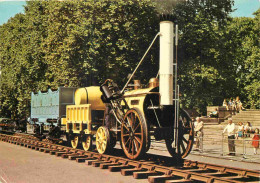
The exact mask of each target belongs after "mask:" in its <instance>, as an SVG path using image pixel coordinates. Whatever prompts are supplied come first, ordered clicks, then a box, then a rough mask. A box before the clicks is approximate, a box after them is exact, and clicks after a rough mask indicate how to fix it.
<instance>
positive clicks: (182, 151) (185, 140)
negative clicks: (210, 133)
mask: <svg viewBox="0 0 260 183" xmlns="http://www.w3.org/2000/svg"><path fill="white" fill-rule="evenodd" d="M178 122H179V125H178V132H177V131H175V133H177V134H176V135H175V138H177V140H176V139H175V140H172V139H166V140H165V142H166V147H167V149H168V151H169V153H170V154H171V156H172V157H181V158H185V157H186V156H188V155H189V153H190V151H191V149H192V146H193V141H194V129H193V124H192V122H191V119H190V116H189V114H188V113H187V112H186V111H185V110H180V116H179V121H178Z"/></svg>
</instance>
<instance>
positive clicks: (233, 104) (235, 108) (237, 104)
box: [223, 96, 244, 114]
mask: <svg viewBox="0 0 260 183" xmlns="http://www.w3.org/2000/svg"><path fill="white" fill-rule="evenodd" d="M223 106H225V107H226V108H227V110H230V111H232V113H233V114H235V113H236V112H239V111H241V110H243V109H244V107H243V104H242V102H241V101H240V99H239V97H238V96H237V97H236V98H235V97H234V98H230V99H224V101H223Z"/></svg>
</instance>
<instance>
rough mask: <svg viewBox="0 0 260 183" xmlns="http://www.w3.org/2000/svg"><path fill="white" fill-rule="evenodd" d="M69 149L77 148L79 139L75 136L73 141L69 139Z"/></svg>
mask: <svg viewBox="0 0 260 183" xmlns="http://www.w3.org/2000/svg"><path fill="white" fill-rule="evenodd" d="M70 142H71V147H72V148H73V149H76V148H77V147H78V144H79V137H78V136H77V135H75V136H74V137H73V139H71V141H70Z"/></svg>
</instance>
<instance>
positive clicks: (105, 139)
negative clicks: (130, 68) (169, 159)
mask: <svg viewBox="0 0 260 183" xmlns="http://www.w3.org/2000/svg"><path fill="white" fill-rule="evenodd" d="M170 18H171V17H169V16H164V17H162V21H161V22H160V32H159V33H158V34H157V35H156V36H155V38H154V40H153V42H152V43H151V45H150V47H149V48H148V50H147V52H148V51H149V49H150V48H151V46H152V44H153V43H154V41H155V40H156V39H157V37H160V63H159V67H160V68H159V74H158V77H156V78H152V79H150V81H149V86H148V87H147V88H139V87H135V89H132V90H126V87H127V86H128V85H129V83H130V81H131V79H132V77H133V75H134V74H135V72H136V71H137V69H138V67H139V65H140V64H141V63H142V61H143V58H144V57H145V55H146V53H147V52H146V53H145V55H144V57H143V58H142V59H141V61H140V62H139V64H138V66H137V68H136V69H135V71H134V72H133V73H132V75H131V77H130V78H129V80H128V82H127V83H126V85H125V87H124V88H123V89H122V90H120V89H119V87H118V86H117V84H116V83H115V82H114V81H113V80H110V79H107V80H106V81H105V82H104V83H103V84H102V85H101V86H90V87H85V88H78V89H76V90H75V89H73V88H72V89H69V88H68V90H69V91H71V92H72V93H73V95H71V96H68V98H70V100H69V101H67V103H66V102H64V104H66V112H65V115H63V116H59V117H58V116H55V119H57V120H56V123H55V120H53V118H48V119H47V118H46V119H45V121H44V122H43V124H44V125H45V126H46V124H47V122H48V123H51V124H52V125H51V126H52V128H51V129H55V127H53V126H56V127H59V129H60V131H61V132H63V133H65V134H66V136H67V139H68V141H70V142H71V146H72V147H73V148H77V147H78V146H79V145H80V144H81V145H82V147H83V148H84V150H86V151H88V150H92V148H93V147H94V145H95V147H96V150H97V151H98V152H99V153H100V154H103V153H106V152H108V151H111V150H112V148H113V147H114V146H115V145H116V142H117V141H119V142H120V144H121V147H122V149H123V151H124V153H125V155H126V156H127V157H128V158H129V159H137V158H139V157H141V156H142V155H143V154H145V153H146V152H147V151H148V150H149V148H150V144H151V142H152V141H161V140H165V143H166V147H167V149H168V151H169V153H170V154H171V155H172V156H173V157H177V158H184V157H185V156H187V155H188V154H189V152H190V150H191V148H192V144H193V126H192V124H191V121H190V118H189V115H188V114H187V113H186V112H185V111H184V110H181V109H179V102H178V101H179V100H178V96H179V95H178V87H177V79H176V77H177V73H176V72H177V63H176V62H175V63H174V61H173V60H174V57H173V50H174V23H173V21H171V19H170ZM176 43H177V41H176ZM174 68H175V71H176V72H175V75H174V72H173V71H174ZM63 89H64V88H63ZM65 90H66V89H65ZM72 93H71V94H72ZM32 102H34V100H32ZM56 107H57V106H56ZM57 110H58V109H57ZM63 114H64V113H63ZM37 115H38V114H35V112H34V111H33V110H32V114H31V116H32V117H31V119H34V121H39V120H38V119H37ZM38 117H40V116H39V115H38ZM53 122H54V123H53ZM31 123H33V121H31ZM34 123H35V122H34ZM39 124H40V123H39ZM53 124H56V125H53ZM52 131H55V130H52ZM54 134H55V133H54Z"/></svg>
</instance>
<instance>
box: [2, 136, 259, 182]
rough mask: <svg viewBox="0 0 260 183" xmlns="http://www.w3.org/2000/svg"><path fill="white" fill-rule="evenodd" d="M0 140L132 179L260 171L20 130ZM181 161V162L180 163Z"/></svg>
mask: <svg viewBox="0 0 260 183" xmlns="http://www.w3.org/2000/svg"><path fill="white" fill-rule="evenodd" d="M0 140H1V141H4V142H8V143H13V144H16V145H20V146H24V147H27V148H31V149H34V150H37V151H40V152H44V153H49V154H51V155H56V156H57V157H61V158H67V159H69V160H75V161H76V162H78V163H85V164H86V165H88V166H94V167H99V168H101V169H108V170H109V171H110V172H119V171H121V174H122V175H123V176H133V178H135V179H147V180H148V182H151V183H157V182H166V183H170V182H207V183H215V182H225V183H228V182H235V183H241V182H251V183H256V182H257V183H258V182H259V180H260V179H259V176H260V171H253V170H246V169H239V168H233V167H228V166H220V165H214V164H208V163H201V162H197V161H190V160H185V161H184V162H178V163H179V165H176V160H173V158H170V157H165V156H159V155H151V154H148V155H147V156H145V157H144V158H143V159H140V160H139V161H133V160H129V159H126V158H124V155H123V154H122V153H121V152H122V151H121V150H120V151H119V150H118V151H117V150H116V149H115V151H114V152H113V155H112V154H105V155H101V154H99V153H97V152H86V151H84V150H81V149H73V148H70V147H67V146H63V145H57V144H53V143H50V142H48V141H46V142H44V141H39V140H38V139H37V138H35V137H32V136H30V135H23V134H14V135H7V134H0ZM180 163H181V165H182V166H180Z"/></svg>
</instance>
